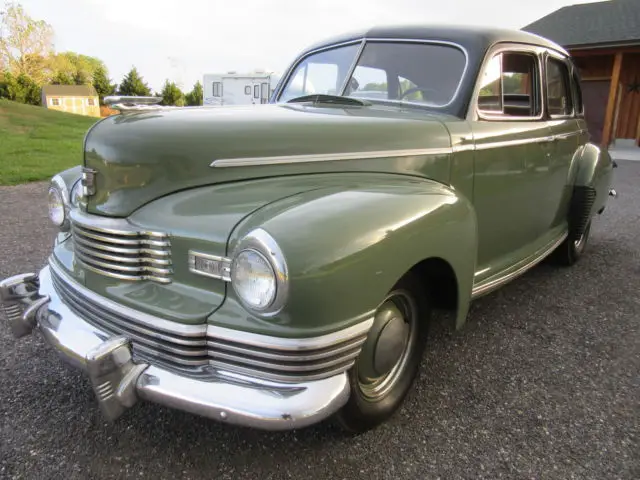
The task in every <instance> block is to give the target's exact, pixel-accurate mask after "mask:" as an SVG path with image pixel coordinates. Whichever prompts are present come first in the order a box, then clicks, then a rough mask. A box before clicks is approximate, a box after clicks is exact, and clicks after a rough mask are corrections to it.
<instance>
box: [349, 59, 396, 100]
mask: <svg viewBox="0 0 640 480" xmlns="http://www.w3.org/2000/svg"><path fill="white" fill-rule="evenodd" d="M346 94H347V95H349V96H353V97H372V98H384V99H386V98H389V86H388V79H387V72H386V71H384V70H382V69H380V68H371V67H363V66H361V65H358V66H357V67H356V69H355V70H354V72H353V76H352V77H351V81H350V82H349V85H348V86H347V91H346Z"/></svg>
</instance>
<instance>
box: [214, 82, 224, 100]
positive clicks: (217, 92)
mask: <svg viewBox="0 0 640 480" xmlns="http://www.w3.org/2000/svg"><path fill="white" fill-rule="evenodd" d="M213 96H214V97H221V96H222V84H221V83H220V82H213Z"/></svg>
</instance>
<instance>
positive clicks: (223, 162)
mask: <svg viewBox="0 0 640 480" xmlns="http://www.w3.org/2000/svg"><path fill="white" fill-rule="evenodd" d="M449 154H451V147H448V148H415V149H407V150H378V151H368V152H367V151H365V152H339V153H320V154H317V153H312V154H309V155H283V156H274V157H245V158H242V157H240V158H219V159H217V160H214V161H213V162H211V165H209V166H210V167H214V168H226V167H253V166H257V165H282V164H290V163H308V162H333V161H339V160H342V161H344V160H368V159H372V158H393V157H396V158H397V157H417V156H424V155H449Z"/></svg>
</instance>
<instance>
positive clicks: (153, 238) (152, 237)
mask: <svg viewBox="0 0 640 480" xmlns="http://www.w3.org/2000/svg"><path fill="white" fill-rule="evenodd" d="M107 222H110V223H115V222H117V220H116V221H115V222H114V221H113V220H110V219H109V220H107ZM123 222H124V221H123ZM98 223H99V222H94V223H92V224H90V225H89V224H87V223H82V222H81V220H80V219H79V218H78V216H76V217H75V218H74V217H72V221H71V233H72V235H71V236H72V238H73V242H74V251H75V253H76V256H77V258H78V260H79V261H80V262H82V264H83V265H84V266H85V267H86V268H87V269H89V270H91V271H93V272H96V273H100V274H102V275H106V276H109V277H112V278H118V279H121V280H132V281H140V280H153V281H156V282H159V283H170V282H171V273H172V271H171V243H170V241H169V237H168V235H167V234H165V233H158V232H141V231H136V230H134V229H132V228H121V229H115V228H108V227H102V226H99V225H98ZM124 226H127V227H128V226H129V225H128V224H123V227H124Z"/></svg>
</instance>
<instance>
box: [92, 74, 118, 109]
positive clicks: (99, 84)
mask: <svg viewBox="0 0 640 480" xmlns="http://www.w3.org/2000/svg"><path fill="white" fill-rule="evenodd" d="M116 86H117V85H116V84H113V83H111V79H110V78H109V75H108V72H107V70H106V68H102V67H98V68H97V69H96V71H95V72H94V73H93V88H95V89H96V92H98V97H99V98H100V105H104V97H108V96H109V95H113V94H114V93H115V91H116Z"/></svg>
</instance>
